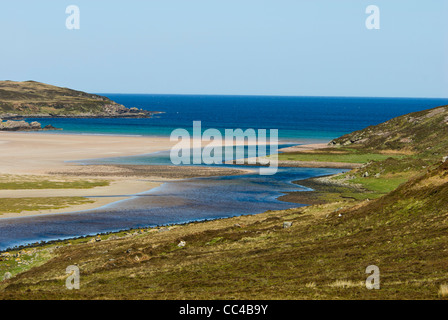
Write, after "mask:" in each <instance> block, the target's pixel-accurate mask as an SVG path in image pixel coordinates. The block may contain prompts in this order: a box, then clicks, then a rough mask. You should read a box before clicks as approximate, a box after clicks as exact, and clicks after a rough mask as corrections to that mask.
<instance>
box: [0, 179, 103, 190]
mask: <svg viewBox="0 0 448 320" xmlns="http://www.w3.org/2000/svg"><path fill="white" fill-rule="evenodd" d="M109 184H110V183H109V181H106V180H98V181H88V180H78V181H55V180H34V179H31V180H20V179H19V180H16V179H13V180H11V181H1V182H0V190H24V189H91V188H95V187H104V186H108V185H109Z"/></svg>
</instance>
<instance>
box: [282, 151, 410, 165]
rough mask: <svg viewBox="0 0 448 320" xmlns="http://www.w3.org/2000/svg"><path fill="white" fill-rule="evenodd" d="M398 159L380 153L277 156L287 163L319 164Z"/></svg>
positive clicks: (290, 154) (300, 153) (287, 154)
mask: <svg viewBox="0 0 448 320" xmlns="http://www.w3.org/2000/svg"><path fill="white" fill-rule="evenodd" d="M391 157H393V158H400V157H402V156H400V155H398V156H397V155H394V156H391V155H387V154H380V153H314V152H313V153H311V152H310V153H305V152H297V153H295V152H294V153H292V152H291V153H282V154H279V155H278V159H279V160H289V161H319V162H346V163H367V162H369V161H382V160H385V159H387V158H391Z"/></svg>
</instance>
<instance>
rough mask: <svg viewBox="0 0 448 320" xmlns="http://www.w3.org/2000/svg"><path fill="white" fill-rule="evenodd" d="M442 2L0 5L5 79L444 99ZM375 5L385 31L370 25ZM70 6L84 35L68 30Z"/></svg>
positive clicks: (111, 88) (198, 0)
mask: <svg viewBox="0 0 448 320" xmlns="http://www.w3.org/2000/svg"><path fill="white" fill-rule="evenodd" d="M446 3H447V1H443V0H426V1H410V0H393V1H391V0H369V1H364V0H340V1H336V0H313V1H310V0H302V1H299V0H291V1H289V0H275V1H274V0H272V1H271V0H270V1H267V0H256V1H252V0H238V1H235V0H225V1H224V0H219V1H218V0H188V1H187V0H163V1H161V0H146V1H142V0H127V1H111V0H107V1H106V0H93V1H92V0H89V1H81V0H72V1H59V0H58V1H54V0H43V1H42V0H40V1H34V0H30V1H24V0H18V1H8V2H7V3H5V1H2V3H1V4H0V33H1V39H2V40H1V43H2V48H1V50H0V75H1V76H0V77H1V79H2V80H36V81H42V82H46V83H50V84H54V85H59V86H66V87H71V88H74V89H79V90H84V91H88V92H99V93H101V92H102V93H176V94H249V95H307V96H384V97H448V36H447V35H448V10H447V9H448V5H447V4H446ZM371 4H373V5H377V6H378V7H379V8H380V10H381V29H380V30H368V29H367V28H366V27H365V20H366V18H367V16H368V15H367V14H366V13H365V10H366V7H367V6H368V5H371ZM68 5H77V6H78V7H79V8H80V11H81V28H80V30H68V29H67V28H66V27H65V20H66V18H67V16H68V15H67V14H66V13H65V9H66V7H67V6H68Z"/></svg>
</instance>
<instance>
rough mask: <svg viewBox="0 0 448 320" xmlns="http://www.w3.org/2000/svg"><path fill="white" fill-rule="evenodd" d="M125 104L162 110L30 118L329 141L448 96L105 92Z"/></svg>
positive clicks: (128, 130) (119, 129) (81, 129)
mask: <svg viewBox="0 0 448 320" xmlns="http://www.w3.org/2000/svg"><path fill="white" fill-rule="evenodd" d="M105 95H106V96H107V97H109V98H110V99H112V100H114V101H116V102H118V103H121V104H123V105H125V106H127V107H137V108H142V109H144V110H152V111H161V112H164V113H162V114H157V115H155V116H154V117H153V118H150V119H32V120H36V121H39V122H41V123H42V124H44V125H46V124H52V125H53V126H55V127H60V128H63V129H64V132H65V133H94V134H126V135H159V136H168V135H170V134H171V131H172V130H174V129H176V128H185V129H191V127H192V124H193V121H196V120H197V121H202V127H203V129H207V128H216V129H220V130H223V129H226V128H228V129H236V128H241V129H244V130H245V129H248V128H252V129H279V137H280V139H282V140H286V141H294V142H306V141H310V140H318V141H328V140H331V139H333V138H336V137H339V136H341V135H343V134H346V133H350V132H352V131H355V130H360V129H363V128H365V127H367V126H370V125H375V124H378V123H381V122H384V121H386V120H389V119H391V118H393V117H396V116H399V115H402V114H406V113H409V112H414V111H420V110H424V109H429V108H432V107H437V106H440V105H446V104H448V99H410V98H351V97H280V96H208V95H150V94H145V95H143V94H105Z"/></svg>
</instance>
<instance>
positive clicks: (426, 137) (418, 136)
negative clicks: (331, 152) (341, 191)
mask: <svg viewBox="0 0 448 320" xmlns="http://www.w3.org/2000/svg"><path fill="white" fill-rule="evenodd" d="M330 145H332V146H352V147H353V148H358V149H363V150H364V151H387V150H395V151H401V152H413V153H416V152H418V153H421V154H434V155H436V154H437V153H446V152H447V150H448V106H441V107H437V108H433V109H429V110H424V111H420V112H414V113H409V114H406V115H403V116H400V117H397V118H394V119H391V120H389V121H386V122H384V123H381V124H379V125H376V126H370V127H367V128H365V129H363V130H360V131H355V132H353V133H350V134H347V135H344V136H342V137H340V138H337V139H334V140H333V141H331V142H330Z"/></svg>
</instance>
